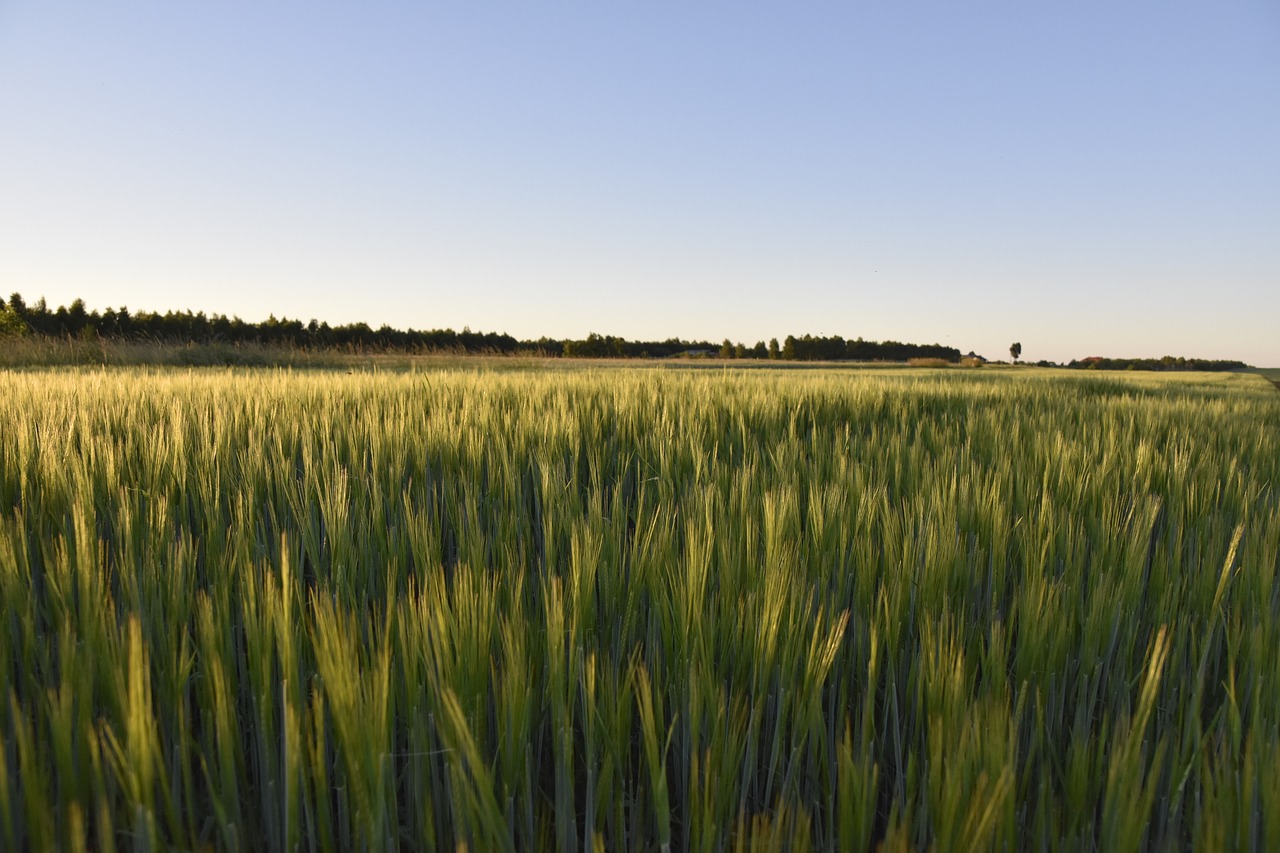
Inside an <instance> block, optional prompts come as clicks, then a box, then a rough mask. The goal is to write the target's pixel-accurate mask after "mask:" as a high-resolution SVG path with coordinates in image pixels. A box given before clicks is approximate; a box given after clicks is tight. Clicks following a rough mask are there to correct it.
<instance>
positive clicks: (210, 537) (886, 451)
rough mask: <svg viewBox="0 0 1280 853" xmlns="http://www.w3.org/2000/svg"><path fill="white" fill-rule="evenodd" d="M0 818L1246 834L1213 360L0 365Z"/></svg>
mask: <svg viewBox="0 0 1280 853" xmlns="http://www.w3.org/2000/svg"><path fill="white" fill-rule="evenodd" d="M0 424H3V426H4V429H3V430H0V632H3V634H2V636H0V673H3V675H2V676H0V677H2V678H3V682H0V689H2V690H3V696H2V697H0V700H2V701H0V848H4V849H13V850H17V849H51V848H57V849H68V850H72V849H77V848H80V849H84V848H89V849H97V850H110V849H114V848H121V847H123V848H136V849H154V848H157V847H167V846H177V847H183V848H189V849H194V848H201V847H212V848H215V849H269V850H283V849H295V848H297V847H300V848H301V849H306V850H343V849H365V848H373V847H377V848H393V847H405V848H409V849H418V848H425V849H432V848H434V849H450V850H452V849H455V847H457V846H458V845H459V844H466V845H467V846H468V847H469V848H470V849H473V850H517V849H518V850H524V849H540V848H541V849H545V848H553V847H558V848H560V849H564V850H582V851H586V850H592V849H610V850H613V849H634V848H645V849H649V848H654V847H659V846H663V845H668V844H669V845H671V848H672V849H677V850H683V849H691V850H720V849H793V850H802V849H806V848H809V847H815V848H825V849H842V850H858V849H869V848H871V847H873V846H874V845H876V844H878V843H884V844H885V846H886V849H918V848H922V847H927V846H930V845H934V846H936V847H937V848H938V849H942V850H968V849H976V850H982V849H1024V848H1031V847H1037V848H1040V847H1044V848H1051V847H1064V848H1068V849H1103V850H1136V849H1143V848H1150V849H1170V848H1186V847H1197V848H1200V849H1257V850H1275V849H1280V786H1277V785H1276V784H1275V780H1276V779H1277V778H1280V681H1278V680H1277V679H1276V673H1277V672H1280V621H1278V620H1277V614H1278V612H1280V578H1278V577H1277V570H1280V495H1278V493H1277V485H1278V484H1280V395H1277V394H1276V392H1275V390H1274V389H1273V388H1272V387H1270V386H1269V385H1267V384H1266V383H1265V382H1263V381H1262V379H1260V378H1259V377H1257V376H1253V375H1248V374H1212V375H1206V374H1178V375H1148V374H1139V375H1135V374H1101V375H1098V374H1094V375H1085V374H1081V373H1071V372H1067V371H1037V370H1029V369H1028V370H1013V369H1009V370H997V371H984V370H977V371H966V370H958V369H950V370H937V371H934V370H929V369H906V368H903V369H900V370H881V371H858V370H826V371H822V370H816V371H806V370H786V371H776V370H751V371H741V370H733V369H727V370H711V371H708V370H652V369H597V368H592V369H576V370H575V369H555V370H546V369H542V368H540V367H538V366H537V365H536V364H534V363H528V364H525V365H523V366H518V369H503V370H494V369H489V368H488V367H485V366H484V364H483V363H480V366H479V367H478V368H475V369H472V368H467V367H462V368H456V369H448V368H447V367H441V368H440V369H428V370H418V371H412V372H402V373H394V372H388V371H382V372H378V373H367V372H357V373H355V374H351V375H347V374H346V373H344V372H340V371H338V372H333V371H330V372H306V371H295V372H289V371H280V370H260V371H255V370H236V371H225V370H201V371H185V372H184V371H172V370H142V369H137V370H119V369H117V370H83V371H80V370H63V371H57V370H50V371H29V372H7V373H6V372H0Z"/></svg>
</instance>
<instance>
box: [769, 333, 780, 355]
mask: <svg viewBox="0 0 1280 853" xmlns="http://www.w3.org/2000/svg"><path fill="white" fill-rule="evenodd" d="M769 358H772V359H774V360H777V359H779V358H782V351H781V350H780V349H778V339H777V338H769Z"/></svg>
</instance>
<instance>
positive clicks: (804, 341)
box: [0, 293, 1248, 370]
mask: <svg viewBox="0 0 1280 853" xmlns="http://www.w3.org/2000/svg"><path fill="white" fill-rule="evenodd" d="M21 337H33V338H39V339H44V340H49V341H79V342H88V343H91V344H92V343H94V342H124V343H138V344H152V345H159V346H170V347H187V346H209V345H213V346H219V347H225V348H230V349H231V351H233V352H234V350H235V349H236V348H239V347H257V348H269V349H278V350H290V351H296V352H319V353H330V352H333V353H344V354H353V355H361V354H371V355H374V354H408V355H418V354H430V353H454V354H475V355H527V356H541V357H550V358H557V357H565V358H635V359H645V358H649V359H654V358H718V359H774V360H781V361H801V362H804V361H871V362H875V361H880V362H906V361H912V360H925V361H928V362H930V363H933V362H946V363H951V364H958V363H960V362H961V361H962V356H961V353H960V350H958V349H956V348H955V347H950V346H943V345H942V344H912V343H902V342H899V341H868V340H864V339H862V338H860V337H859V338H856V339H852V340H846V339H845V338H843V337H841V336H840V335H832V336H829V337H822V336H814V335H808V334H806V335H802V336H795V335H788V336H787V337H786V338H785V339H784V340H783V342H782V343H781V344H779V343H778V339H777V338H773V339H771V340H770V341H768V342H767V343H766V342H764V341H757V342H756V343H755V344H754V345H750V346H748V345H747V344H744V343H740V342H739V343H735V342H733V341H730V340H728V339H725V340H724V341H723V342H722V343H720V344H714V343H711V342H710V341H693V340H682V339H680V338H668V339H666V340H662V341H630V340H627V339H625V338H621V337H616V336H613V335H600V334H596V333H594V332H593V333H591V334H589V335H588V336H587V337H586V338H584V339H581V340H573V339H568V340H560V339H555V338H548V337H542V338H538V339H537V340H525V341H522V340H517V339H516V338H514V337H512V336H511V335H509V334H506V333H504V332H473V331H471V330H470V329H469V328H464V329H463V330H462V331H460V332H458V331H454V330H453V329H430V330H419V329H395V328H392V327H391V326H387V325H383V326H381V327H379V328H377V329H374V328H372V327H370V326H369V325H368V324H367V323H347V324H344V325H337V326H331V325H329V324H328V323H322V322H318V321H316V320H311V321H309V322H306V323H304V322H302V321H301V320H294V319H289V318H287V317H282V318H280V319H277V318H276V317H275V316H274V315H272V316H270V317H268V318H267V319H266V320H264V321H262V322H260V323H252V322H248V321H246V320H242V319H240V318H239V317H227V316H226V315H223V314H206V313H205V312H203V311H200V312H192V311H166V312H164V313H163V314H161V313H159V312H155V311H137V312H131V311H129V309H127V308H119V309H113V308H106V309H104V310H102V311H97V310H92V309H90V308H88V307H86V306H85V303H84V300H82V299H77V300H75V301H74V302H72V303H71V304H70V305H64V306H59V307H57V308H50V307H49V306H48V305H47V304H46V303H45V300H44V299H40V300H38V301H36V302H34V303H32V304H28V303H27V302H26V300H25V299H23V297H22V295H21V294H19V293H14V294H11V295H10V296H9V298H8V300H4V299H0V338H10V339H12V338H21ZM963 360H964V361H965V362H966V363H969V364H979V363H984V362H985V360H984V359H982V358H981V357H976V356H973V355H972V354H970V356H968V357H964V358H963ZM1036 364H1037V365H1038V366H1041V367H1070V368H1077V369H1085V370H1238V369H1241V368H1244V367H1247V366H1248V365H1246V364H1244V363H1243V362H1240V361H1228V360H1221V359H1217V360H1215V359H1200V358H1185V357H1181V356H1179V357H1176V358H1175V357H1174V356H1164V357H1163V358H1159V359H1155V358H1136V359H1125V358H1102V357H1097V356H1093V357H1090V358H1085V359H1079V360H1072V361H1071V362H1069V363H1068V364H1065V365H1059V364H1055V363H1054V362H1049V361H1039V362H1036Z"/></svg>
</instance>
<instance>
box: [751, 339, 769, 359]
mask: <svg viewBox="0 0 1280 853" xmlns="http://www.w3.org/2000/svg"><path fill="white" fill-rule="evenodd" d="M751 357H752V358H768V357H769V347H768V346H766V345H765V342H764V341H756V345H755V346H753V347H752V348H751Z"/></svg>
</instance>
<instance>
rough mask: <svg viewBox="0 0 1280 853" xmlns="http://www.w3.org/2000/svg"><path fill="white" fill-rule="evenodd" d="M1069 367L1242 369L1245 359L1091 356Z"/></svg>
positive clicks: (1086, 368) (1070, 363)
mask: <svg viewBox="0 0 1280 853" xmlns="http://www.w3.org/2000/svg"><path fill="white" fill-rule="evenodd" d="M1066 366H1067V367H1071V368H1075V369H1077V370H1206V371H1216V370H1242V369H1244V368H1246V367H1248V366H1249V365H1247V364H1245V363H1244V362H1243V361H1233V360H1229V359H1223V358H1184V357H1183V356H1177V357H1175V356H1172V355H1166V356H1163V357H1161V358H1103V357H1102V356H1090V357H1089V358H1082V359H1072V360H1071V361H1070V362H1069V363H1068V364H1067V365H1066Z"/></svg>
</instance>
